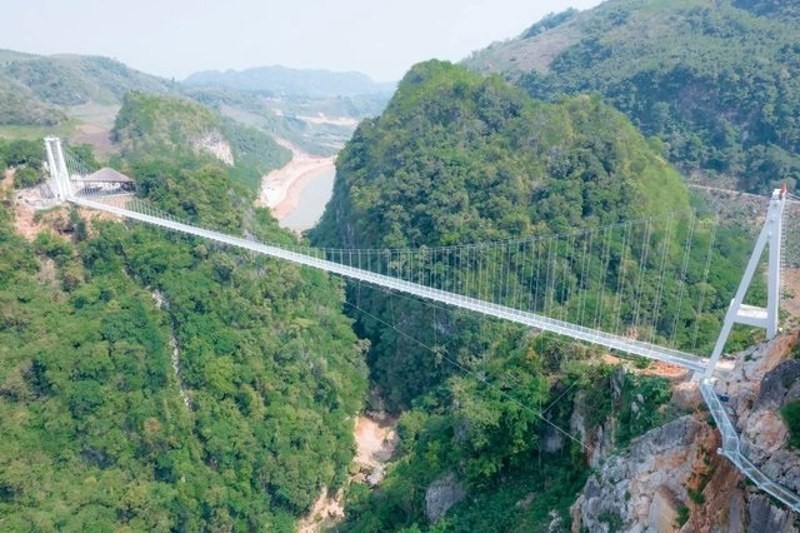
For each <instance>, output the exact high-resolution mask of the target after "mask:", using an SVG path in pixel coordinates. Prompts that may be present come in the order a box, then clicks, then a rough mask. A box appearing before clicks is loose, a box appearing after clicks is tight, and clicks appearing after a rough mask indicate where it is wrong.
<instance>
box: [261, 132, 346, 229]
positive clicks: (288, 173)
mask: <svg viewBox="0 0 800 533" xmlns="http://www.w3.org/2000/svg"><path fill="white" fill-rule="evenodd" d="M276 141H277V142H278V144H280V145H281V146H284V147H285V148H288V149H289V150H291V151H292V160H291V161H289V163H287V164H286V166H284V167H283V168H279V169H278V170H273V171H272V172H270V173H269V174H267V175H266V176H264V177H263V178H262V180H261V194H260V195H259V198H258V201H257V202H256V203H257V205H259V206H264V207H269V208H270V209H271V210H272V215H273V216H274V217H275V218H277V219H278V220H279V221H280V220H283V219H284V218H285V217H286V215H288V214H289V213H291V212H292V211H294V209H296V208H297V204H298V202H299V201H300V195H301V194H302V193H303V190H304V189H305V188H306V187H307V186H308V184H309V183H311V181H312V180H314V178H318V177H320V176H325V175H326V174H330V173H331V172H334V171H335V162H336V158H335V157H319V156H313V155H311V154H309V153H307V152H304V151H303V150H301V149H299V148H298V147H296V146H294V145H293V144H291V143H290V142H288V141H286V140H284V139H276Z"/></svg>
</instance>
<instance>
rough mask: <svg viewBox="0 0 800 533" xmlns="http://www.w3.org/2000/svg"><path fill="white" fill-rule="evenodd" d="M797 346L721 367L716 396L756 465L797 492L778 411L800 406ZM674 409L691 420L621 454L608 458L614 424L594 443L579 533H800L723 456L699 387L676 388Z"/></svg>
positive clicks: (779, 345)
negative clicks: (688, 410) (796, 402)
mask: <svg viewBox="0 0 800 533" xmlns="http://www.w3.org/2000/svg"><path fill="white" fill-rule="evenodd" d="M796 342H797V334H794V335H787V336H781V337H779V338H778V339H776V340H774V341H772V342H770V343H765V344H762V345H759V346H757V347H755V348H752V349H750V350H748V351H746V352H743V353H741V354H739V355H738V356H737V357H736V359H735V360H734V361H725V362H724V364H723V365H721V368H720V370H719V371H718V376H719V379H718V383H717V387H716V391H717V393H718V394H720V395H721V396H722V397H723V398H726V399H727V405H728V409H729V415H730V416H731V418H732V419H733V420H734V423H735V424H736V425H737V429H738V430H739V432H740V435H741V436H742V438H743V442H744V443H745V449H746V450H747V451H748V453H749V457H750V459H751V460H752V461H753V462H754V463H755V464H756V465H758V466H759V467H760V468H761V469H762V470H763V471H764V472H765V473H767V474H768V475H769V476H770V477H772V478H773V479H774V480H775V481H776V482H778V483H780V484H782V485H784V486H786V487H787V488H789V489H791V490H794V491H796V492H800V456H799V455H798V454H797V452H796V451H794V450H793V449H791V448H789V447H788V446H787V442H788V437H789V432H788V429H787V427H786V424H785V423H784V421H783V419H782V418H781V415H780V412H779V410H780V408H781V407H782V406H783V405H785V404H786V403H788V402H790V401H792V400H796V399H798V398H800V379H798V378H800V361H796V360H786V359H787V357H788V356H789V352H790V349H791V347H792V346H793V345H794V344H795V343H796ZM675 402H678V403H680V404H681V406H682V407H684V408H692V410H693V412H692V413H691V414H687V415H685V416H683V417H680V418H678V419H676V420H673V421H672V422H670V423H668V424H666V425H664V426H662V427H659V428H655V429H653V430H651V431H649V432H647V433H646V434H644V435H642V436H641V437H639V438H638V439H635V440H634V441H633V442H632V443H631V444H630V446H629V447H628V448H627V449H626V450H623V451H621V452H620V453H617V454H612V453H610V450H613V446H611V445H609V443H610V442H611V441H612V439H610V438H609V437H608V436H607V435H605V436H604V431H605V433H613V421H611V422H609V423H607V424H605V425H604V428H605V429H604V430H603V429H601V430H598V432H597V433H596V434H594V435H591V436H590V440H592V439H593V440H594V441H595V444H594V446H593V450H594V452H593V455H592V456H591V461H590V462H591V464H592V466H594V467H595V468H596V472H595V473H594V474H593V475H592V476H591V477H590V478H589V480H588V481H587V483H586V485H585V487H584V489H583V491H582V493H581V494H580V496H579V498H578V500H577V501H576V503H575V504H574V505H573V507H572V514H573V531H576V532H577V531H581V530H588V531H633V532H636V531H686V532H688V531H731V532H733V531H742V532H744V531H747V532H759V531H770V532H789V531H798V527H797V525H798V521H797V516H796V515H795V514H794V513H792V512H791V511H789V510H788V509H786V507H785V506H783V505H780V504H778V503H777V502H775V501H774V500H773V499H771V498H770V497H768V496H767V495H766V494H764V493H762V492H760V491H758V490H756V489H755V488H754V487H753V486H752V485H751V484H750V483H749V482H748V481H747V480H746V479H745V478H744V477H743V476H742V475H741V474H740V473H739V472H738V471H737V470H736V468H735V467H734V466H733V465H732V464H731V463H730V462H729V461H728V460H727V459H726V458H724V457H722V456H720V455H718V454H717V448H718V446H719V439H720V437H719V433H718V432H717V431H716V429H715V428H714V427H713V424H711V423H710V420H711V419H710V416H709V415H708V413H707V412H706V410H705V407H704V406H703V404H702V401H701V399H700V395H699V392H698V390H697V385H696V383H693V382H691V381H688V380H686V381H684V382H683V383H680V384H678V385H677V386H676V387H675V393H674V395H673V403H675ZM575 422H576V420H573V423H575ZM576 429H580V428H579V427H578V428H576ZM609 430H611V431H609ZM617 452H619V450H617Z"/></svg>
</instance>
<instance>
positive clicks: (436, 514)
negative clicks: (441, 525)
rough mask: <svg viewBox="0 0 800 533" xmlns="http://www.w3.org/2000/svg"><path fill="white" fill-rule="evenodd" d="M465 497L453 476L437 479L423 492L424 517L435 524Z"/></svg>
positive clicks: (462, 488) (464, 492) (448, 475)
mask: <svg viewBox="0 0 800 533" xmlns="http://www.w3.org/2000/svg"><path fill="white" fill-rule="evenodd" d="M466 495H467V493H466V491H464V487H463V486H462V485H461V483H459V482H458V480H457V479H456V476H455V475H454V474H447V475H446V476H444V477H442V478H439V479H437V480H436V481H434V482H433V483H431V484H430V486H429V487H428V490H426V491H425V516H427V517H428V521H429V522H430V523H434V522H436V521H437V520H439V518H441V517H442V516H443V515H444V514H445V513H446V512H447V511H448V509H450V508H451V507H452V506H454V505H455V504H457V503H458V502H460V501H461V500H463V499H464V496H466Z"/></svg>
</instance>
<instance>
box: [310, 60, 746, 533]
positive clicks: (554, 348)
mask: <svg viewBox="0 0 800 533" xmlns="http://www.w3.org/2000/svg"><path fill="white" fill-rule="evenodd" d="M661 150H662V146H661V145H660V143H659V142H658V141H657V140H656V141H648V140H646V139H645V138H644V137H643V136H642V135H641V134H640V133H639V132H638V131H636V129H635V128H634V126H633V125H632V124H631V123H630V121H629V120H628V119H627V118H626V117H625V116H624V115H622V114H621V113H619V112H618V111H615V110H614V109H613V108H612V107H611V106H609V105H607V104H604V103H603V102H602V101H601V99H600V97H597V96H575V97H568V98H564V99H561V100H560V101H558V102H557V103H545V102H541V101H535V100H533V99H531V98H530V97H529V96H528V95H526V94H525V93H524V91H522V90H521V89H519V88H515V87H513V86H510V85H509V84H507V83H506V82H504V81H503V80H502V79H500V78H499V77H489V78H486V77H483V76H480V75H477V74H475V73H472V72H470V71H468V70H467V69H465V68H464V67H461V66H454V65H452V64H449V63H443V62H439V61H430V62H427V63H423V64H419V65H416V66H415V67H413V68H412V69H411V71H410V72H409V73H408V74H407V75H406V76H405V78H404V79H403V81H402V82H401V83H400V85H399V88H398V90H397V92H396V93H395V95H394V97H393V98H392V100H391V101H390V103H389V106H388V107H387V109H386V111H385V112H384V113H383V115H381V116H380V117H378V118H376V119H374V120H367V121H365V122H362V124H361V125H360V126H359V128H358V129H357V131H356V132H355V134H354V136H353V138H352V140H351V141H350V142H349V143H348V144H347V146H346V147H345V149H344V151H343V152H342V153H341V154H340V156H339V159H338V162H337V175H336V181H335V184H334V195H333V198H332V199H331V201H330V202H329V203H328V205H327V207H326V211H325V214H324V215H323V218H322V220H321V222H320V224H319V225H318V226H317V228H315V229H314V230H313V231H312V235H311V238H312V241H314V243H315V244H318V245H322V246H331V247H341V246H344V247H356V248H359V247H364V248H384V247H385V248H401V249H402V248H406V247H410V248H414V249H417V248H418V247H422V249H423V250H424V247H425V246H445V245H457V244H466V243H477V242H482V241H498V240H504V239H525V238H526V237H530V236H532V235H536V236H547V235H552V234H555V233H562V232H570V231H575V230H576V229H579V228H586V227H597V226H603V225H607V224H615V223H619V222H624V221H628V220H632V219H640V218H642V217H648V216H657V215H659V214H663V213H666V212H668V211H673V210H686V209H689V195H688V193H687V189H686V185H685V184H684V183H683V181H682V179H681V177H680V175H679V174H678V173H677V172H676V171H675V170H674V169H673V168H672V167H671V166H670V165H669V164H668V163H667V162H666V161H665V160H664V159H663V158H662V156H661ZM700 226H702V227H699V228H698V231H700V233H702V235H703V237H702V239H703V240H704V241H705V242H708V239H709V238H710V236H709V233H710V225H706V224H702V225H700ZM662 229H663V228H662ZM657 231H660V230H657ZM681 231H686V228H684V229H682V230H681ZM740 234H741V233H740ZM740 234H739V235H740ZM718 238H719V239H721V241H724V242H725V250H726V257H722V256H717V255H715V256H714V261H715V263H714V264H715V265H716V267H718V268H719V270H718V271H719V272H721V276H720V279H719V280H718V281H720V282H721V284H722V285H725V286H726V287H725V288H724V289H721V290H720V292H719V295H716V294H715V295H714V297H713V300H714V301H713V302H712V303H711V304H710V306H709V307H707V308H705V309H697V308H696V307H694V306H693V304H692V305H690V306H683V307H681V309H680V315H681V317H680V321H681V327H682V328H683V329H685V330H688V331H691V330H693V329H694V328H693V327H691V326H692V325H693V324H695V321H698V322H700V323H701V325H700V327H699V328H698V330H699V331H700V332H701V333H700V336H701V337H702V339H701V341H700V342H701V343H702V344H703V345H704V346H707V345H708V343H709V342H713V337H714V331H715V330H716V328H717V327H718V322H717V321H716V319H715V318H714V313H713V312H711V308H714V309H716V310H719V309H725V308H726V307H727V305H728V301H726V300H727V298H726V297H725V296H722V295H723V294H730V293H731V292H732V291H733V289H734V288H735V284H736V283H737V276H738V268H735V267H732V266H733V265H736V264H737V263H738V264H741V261H743V259H744V257H745V255H744V253H745V251H746V248H744V249H743V248H742V246H741V242H739V243H738V244H737V241H736V238H737V237H731V235H730V234H729V233H727V232H726V231H724V230H720V232H719V234H718ZM642 239H644V236H643V235H640V234H637V235H636V236H634V237H632V238H631V241H630V242H628V243H625V242H622V241H621V240H615V242H614V243H613V245H612V247H613V248H614V250H615V254H616V253H621V254H622V255H620V256H616V258H615V260H614V261H613V263H614V267H613V270H614V272H613V273H612V272H609V274H608V277H607V279H608V281H609V283H611V281H610V280H612V279H613V280H614V282H613V283H614V284H616V283H617V282H618V281H619V280H621V279H622V278H623V277H624V276H622V275H620V272H621V270H620V268H627V267H626V266H624V265H625V263H626V260H625V259H622V258H623V257H625V256H627V257H629V258H633V257H637V258H640V255H639V252H637V251H636V250H635V249H634V248H635V247H634V246H632V245H631V243H632V242H637V243H638V242H641V241H642ZM623 250H627V251H623ZM567 253H574V251H573V252H567ZM523 255H524V254H523ZM432 257H435V256H432ZM482 260H484V261H486V263H487V264H497V265H505V264H508V263H511V264H516V265H520V264H523V262H524V261H526V258H525V257H520V256H519V255H518V254H515V253H509V254H508V255H507V254H506V253H505V252H503V253H502V254H494V255H492V252H491V251H486V252H485V259H482ZM637 260H640V259H637ZM691 261H692V262H693V263H695V262H696V263H701V262H702V261H703V258H702V253H700V254H698V255H696V256H694V257H692V259H691ZM701 264H702V263H701ZM411 268H412V269H417V270H418V271H419V272H421V274H420V276H421V278H422V279H426V280H432V279H436V276H441V275H442V272H447V274H446V275H447V276H448V279H447V281H445V280H442V279H439V280H438V281H437V282H436V283H442V282H444V283H450V284H452V285H453V286H459V283H460V284H463V283H464V280H465V279H468V278H467V276H469V272H470V270H471V271H472V273H473V275H474V273H475V272H476V271H478V269H479V265H478V264H477V262H476V261H474V260H473V261H472V262H470V260H469V259H468V260H466V261H464V262H459V265H458V268H456V267H455V266H454V265H452V264H448V263H447V260H446V259H444V260H440V259H434V258H431V259H429V260H428V259H426V260H425V262H424V264H423V265H419V264H413V263H412V265H411ZM565 268H567V270H568V269H569V267H566V266H565ZM669 268H670V269H671V271H670V273H668V274H665V276H664V278H663V279H666V280H668V281H667V284H668V285H669V287H666V288H665V289H664V293H665V294H669V295H674V294H677V293H678V287H677V285H675V280H677V279H678V278H679V277H680V273H679V272H677V271H676V270H672V269H673V267H669ZM675 268H676V269H677V268H678V267H677V266H676V267H675ZM573 274H576V273H573ZM644 275H645V278H643V279H644V283H643V285H642V286H644V287H651V288H653V289H654V288H655V287H657V286H658V285H659V282H658V279H657V278H656V276H657V268H656V267H655V266H651V267H648V272H647V273H645V274H644ZM526 281H528V280H526ZM511 283H514V281H513V280H512V281H511ZM691 284H692V287H691V288H690V289H689V290H690V291H698V290H699V288H700V280H693V281H692V282H691ZM489 290H491V286H489ZM616 290H618V288H617V287H616V285H615V286H614V288H612V287H611V286H609V287H608V292H609V293H613V292H615V291H616ZM622 290H623V291H624V292H625V293H626V294H629V295H631V296H630V298H628V297H627V296H626V297H625V303H624V306H625V307H629V306H631V305H632V304H633V302H634V300H636V299H637V298H636V297H635V296H634V293H633V292H632V291H631V289H630V288H625V287H623V289H622ZM604 291H605V289H603V288H602V286H597V287H594V288H592V289H589V291H588V292H589V293H590V296H588V298H590V299H592V301H597V299H602V298H603V297H604V296H603V293H604ZM645 292H650V289H648V291H645ZM642 298H643V299H644V300H643V303H642V309H652V308H654V307H656V304H655V302H656V299H655V298H654V291H653V294H643V295H642ZM348 300H349V302H351V304H352V305H351V308H352V309H354V311H353V312H354V317H355V318H357V320H358V322H357V327H358V330H357V331H358V332H359V333H361V334H363V335H365V336H367V337H368V338H369V339H370V340H371V342H372V346H371V349H370V352H369V358H368V362H369V365H370V371H371V374H370V375H371V378H372V379H373V381H374V383H375V385H376V390H378V391H379V392H380V394H381V396H382V400H383V402H384V405H385V406H386V407H388V408H389V409H390V410H391V411H394V412H403V413H404V414H403V415H402V416H401V418H400V422H399V426H398V433H399V435H400V437H401V442H400V445H399V447H398V450H399V453H398V455H397V457H396V458H395V462H394V463H393V465H392V466H391V467H390V468H389V469H388V471H389V475H388V477H387V479H386V481H385V482H384V483H383V484H382V485H381V487H380V489H379V490H377V491H373V492H370V491H368V490H367V488H366V487H365V486H364V485H359V484H354V486H353V487H352V488H351V490H350V497H349V500H348V504H349V506H348V508H347V517H348V523H347V524H345V526H344V527H343V530H345V531H350V530H352V531H363V532H371V531H425V530H430V531H502V530H507V531H547V530H548V528H549V527H550V524H552V523H557V524H561V525H562V526H563V527H564V529H563V530H566V527H567V526H566V524H568V523H569V520H570V519H569V517H568V514H567V511H568V507H569V506H570V505H571V504H572V503H573V502H574V501H575V497H576V493H577V492H578V491H579V490H580V487H581V486H582V485H583V483H584V482H585V480H586V476H587V473H588V467H587V465H586V463H585V462H584V459H583V455H582V453H581V452H580V449H579V448H577V447H572V446H571V444H570V443H569V442H567V441H561V440H560V438H559V437H557V436H556V437H555V441H557V442H556V444H555V445H554V446H549V445H548V444H547V442H550V441H551V439H550V437H548V435H550V436H552V427H549V426H548V425H547V424H545V423H543V422H542V420H541V419H540V418H538V417H537V416H536V414H535V412H534V411H532V410H530V409H529V408H530V407H534V408H535V406H543V405H551V404H553V405H556V404H557V405H558V406H559V407H558V408H557V409H555V410H554V411H551V415H552V418H551V421H552V422H553V423H555V424H556V425H560V426H561V427H570V424H571V422H570V421H571V420H573V418H572V416H573V412H576V413H578V414H575V416H576V417H583V416H584V415H582V414H580V413H581V412H590V413H591V415H590V416H589V417H588V418H587V420H589V419H590V421H589V422H588V423H587V424H588V427H587V430H586V431H587V433H586V434H590V433H591V432H592V431H594V430H595V429H596V428H597V426H598V425H599V424H602V423H604V421H605V420H606V418H607V417H610V416H616V415H612V411H613V412H614V413H617V414H619V416H621V417H622V418H623V419H624V420H625V421H624V422H622V423H621V425H620V426H619V427H624V428H625V430H624V432H623V433H624V434H625V437H624V438H622V439H621V440H620V443H622V444H623V445H624V442H627V440H626V439H630V438H633V436H636V435H639V434H640V433H642V432H643V431H646V430H647V429H649V428H651V427H653V426H655V425H658V424H660V423H663V422H664V420H665V418H666V416H667V415H666V413H669V412H671V411H670V410H669V409H666V408H660V407H661V405H662V404H663V403H664V402H665V401H666V400H668V398H669V394H668V392H667V390H668V386H667V384H666V380H664V379H663V378H657V377H652V376H629V377H628V378H625V379H626V381H625V385H624V386H625V387H631V388H630V389H629V390H633V387H639V388H637V389H636V390H637V393H639V394H641V398H642V403H643V405H644V407H641V408H639V407H637V408H636V409H637V412H638V413H642V414H640V415H631V412H632V411H631V409H632V408H631V405H630V402H627V401H626V400H622V401H620V402H616V403H613V402H612V400H611V398H612V396H614V394H612V392H611V390H610V388H609V387H610V385H609V383H610V382H609V373H610V368H609V367H608V366H606V365H603V364H602V363H601V360H600V358H599V357H597V356H596V354H594V353H593V352H592V350H587V349H586V348H585V347H579V346H574V345H570V344H569V343H567V342H565V341H563V340H556V339H553V338H551V337H549V336H547V335H539V336H536V335H531V333H530V331H529V330H527V329H526V328H523V327H517V326H515V325H511V324H508V323H504V322H500V321H494V320H489V319H485V318H482V317H479V316H475V314H472V313H465V312H458V311H453V310H448V309H443V308H441V307H438V306H436V305H432V304H428V303H426V302H421V301H416V300H411V299H408V298H403V297H402V296H396V295H392V294H388V295H387V294H385V293H384V292H382V291H380V290H376V289H371V288H370V287H368V286H364V285H362V284H357V283H354V284H352V285H351V286H350V289H349V292H348ZM669 300H670V301H669V302H668V303H666V302H665V305H667V306H669V307H670V309H671V312H672V311H673V310H675V309H676V308H677V306H679V305H680V304H679V303H678V302H676V299H675V298H669ZM561 305H562V306H563V307H562V309H563V311H564V314H563V315H562V316H567V317H575V314H574V312H575V310H576V307H575V306H574V305H571V304H570V299H569V297H565V299H564V300H563V301H562V304H561ZM359 310H364V312H360V311H359ZM645 312H646V313H649V312H650V311H649V310H648V311H645ZM629 313H630V309H626V310H624V311H623V314H629ZM602 319H604V320H609V319H611V317H610V316H607V317H603V318H602ZM570 320H574V318H570ZM660 327H661V326H659V328H660ZM668 327H671V326H668ZM662 333H663V330H659V333H658V334H662ZM680 336H685V335H684V334H681V335H680ZM687 339H688V337H686V338H684V339H681V340H680V341H679V343H685V342H687ZM688 342H689V344H691V340H688ZM626 394H627V393H626ZM633 396H634V394H633V393H631V396H629V397H633ZM584 402H585V403H584ZM612 403H613V405H612ZM378 405H380V404H378ZM583 409H588V411H582V410H583ZM624 413H627V414H624ZM548 432H549V433H548ZM436 487H442V488H441V491H440V492H439V493H440V494H441V493H445V494H448V495H456V494H460V495H462V496H464V495H466V496H465V497H464V500H463V501H462V502H461V503H460V504H458V505H457V506H456V507H454V508H453V509H452V510H451V511H449V512H448V514H447V515H446V516H444V517H441V518H440V516H439V514H438V513H437V514H431V513H430V509H431V507H432V505H431V504H430V503H429V502H430V501H432V500H434V499H435V497H434V496H430V499H429V495H431V494H434V493H436V492H437V491H436V490H435V489H436ZM528 495H530V496H528ZM447 497H449V496H447ZM453 499H454V500H458V498H457V497H455V496H454V497H453ZM523 501H525V502H529V503H525V504H521V503H519V502H523ZM437 519H438V520H439V522H436V524H435V525H431V523H432V522H434V521H436V520H437ZM428 527H430V529H426V528H428ZM404 528H406V529H404ZM552 530H555V531H561V530H562V529H559V528H557V527H556V528H554V529H552Z"/></svg>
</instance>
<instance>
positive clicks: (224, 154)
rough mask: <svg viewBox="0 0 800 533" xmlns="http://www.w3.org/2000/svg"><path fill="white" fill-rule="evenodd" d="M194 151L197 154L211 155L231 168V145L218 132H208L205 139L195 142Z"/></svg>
mask: <svg viewBox="0 0 800 533" xmlns="http://www.w3.org/2000/svg"><path fill="white" fill-rule="evenodd" d="M194 149H195V150H197V151H198V152H205V153H207V154H211V155H213V156H214V157H216V158H217V159H219V160H220V161H222V162H223V163H225V164H226V165H229V166H233V163H234V161H233V151H232V150H231V145H230V144H229V143H228V141H227V140H226V139H225V137H223V136H222V134H221V133H220V132H218V131H212V132H209V133H208V134H206V136H205V137H203V138H201V139H198V140H197V141H195V143H194Z"/></svg>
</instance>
